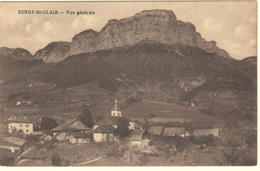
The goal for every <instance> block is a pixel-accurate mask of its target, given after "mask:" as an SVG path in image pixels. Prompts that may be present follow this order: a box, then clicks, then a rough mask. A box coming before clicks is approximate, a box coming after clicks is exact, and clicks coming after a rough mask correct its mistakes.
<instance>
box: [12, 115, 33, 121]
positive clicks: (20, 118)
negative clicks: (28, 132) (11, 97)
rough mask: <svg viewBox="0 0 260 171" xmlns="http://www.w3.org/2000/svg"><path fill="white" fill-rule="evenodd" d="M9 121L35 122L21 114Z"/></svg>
mask: <svg viewBox="0 0 260 171" xmlns="http://www.w3.org/2000/svg"><path fill="white" fill-rule="evenodd" d="M9 123H33V122H31V121H30V120H29V119H28V118H27V117H25V116H19V117H17V118H15V119H14V120H10V121H9Z"/></svg>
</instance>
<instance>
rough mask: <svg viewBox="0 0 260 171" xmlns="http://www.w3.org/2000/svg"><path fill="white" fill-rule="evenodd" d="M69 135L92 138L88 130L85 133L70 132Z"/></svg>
mask: <svg viewBox="0 0 260 171" xmlns="http://www.w3.org/2000/svg"><path fill="white" fill-rule="evenodd" d="M71 135H72V136H73V137H74V138H92V135H91V134H90V133H89V132H87V133H81V132H73V133H71Z"/></svg>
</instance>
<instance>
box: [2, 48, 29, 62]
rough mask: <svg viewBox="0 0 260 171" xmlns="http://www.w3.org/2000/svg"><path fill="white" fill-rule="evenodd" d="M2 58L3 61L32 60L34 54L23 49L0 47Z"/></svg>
mask: <svg viewBox="0 0 260 171" xmlns="http://www.w3.org/2000/svg"><path fill="white" fill-rule="evenodd" d="M0 57H1V60H32V59H33V56H32V54H31V53H30V52H29V51H28V50H26V49H22V48H16V49H12V48H7V47H0Z"/></svg>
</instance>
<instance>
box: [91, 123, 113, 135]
mask: <svg viewBox="0 0 260 171" xmlns="http://www.w3.org/2000/svg"><path fill="white" fill-rule="evenodd" d="M93 132H94V133H114V132H115V128H114V127H113V126H112V125H106V124H102V125H99V126H98V127H97V128H96V129H94V131H93Z"/></svg>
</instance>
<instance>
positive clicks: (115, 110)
mask: <svg viewBox="0 0 260 171" xmlns="http://www.w3.org/2000/svg"><path fill="white" fill-rule="evenodd" d="M111 116H115V117H121V111H120V110H119V109H118V106H117V99H115V106H114V107H113V109H112V110H111Z"/></svg>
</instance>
